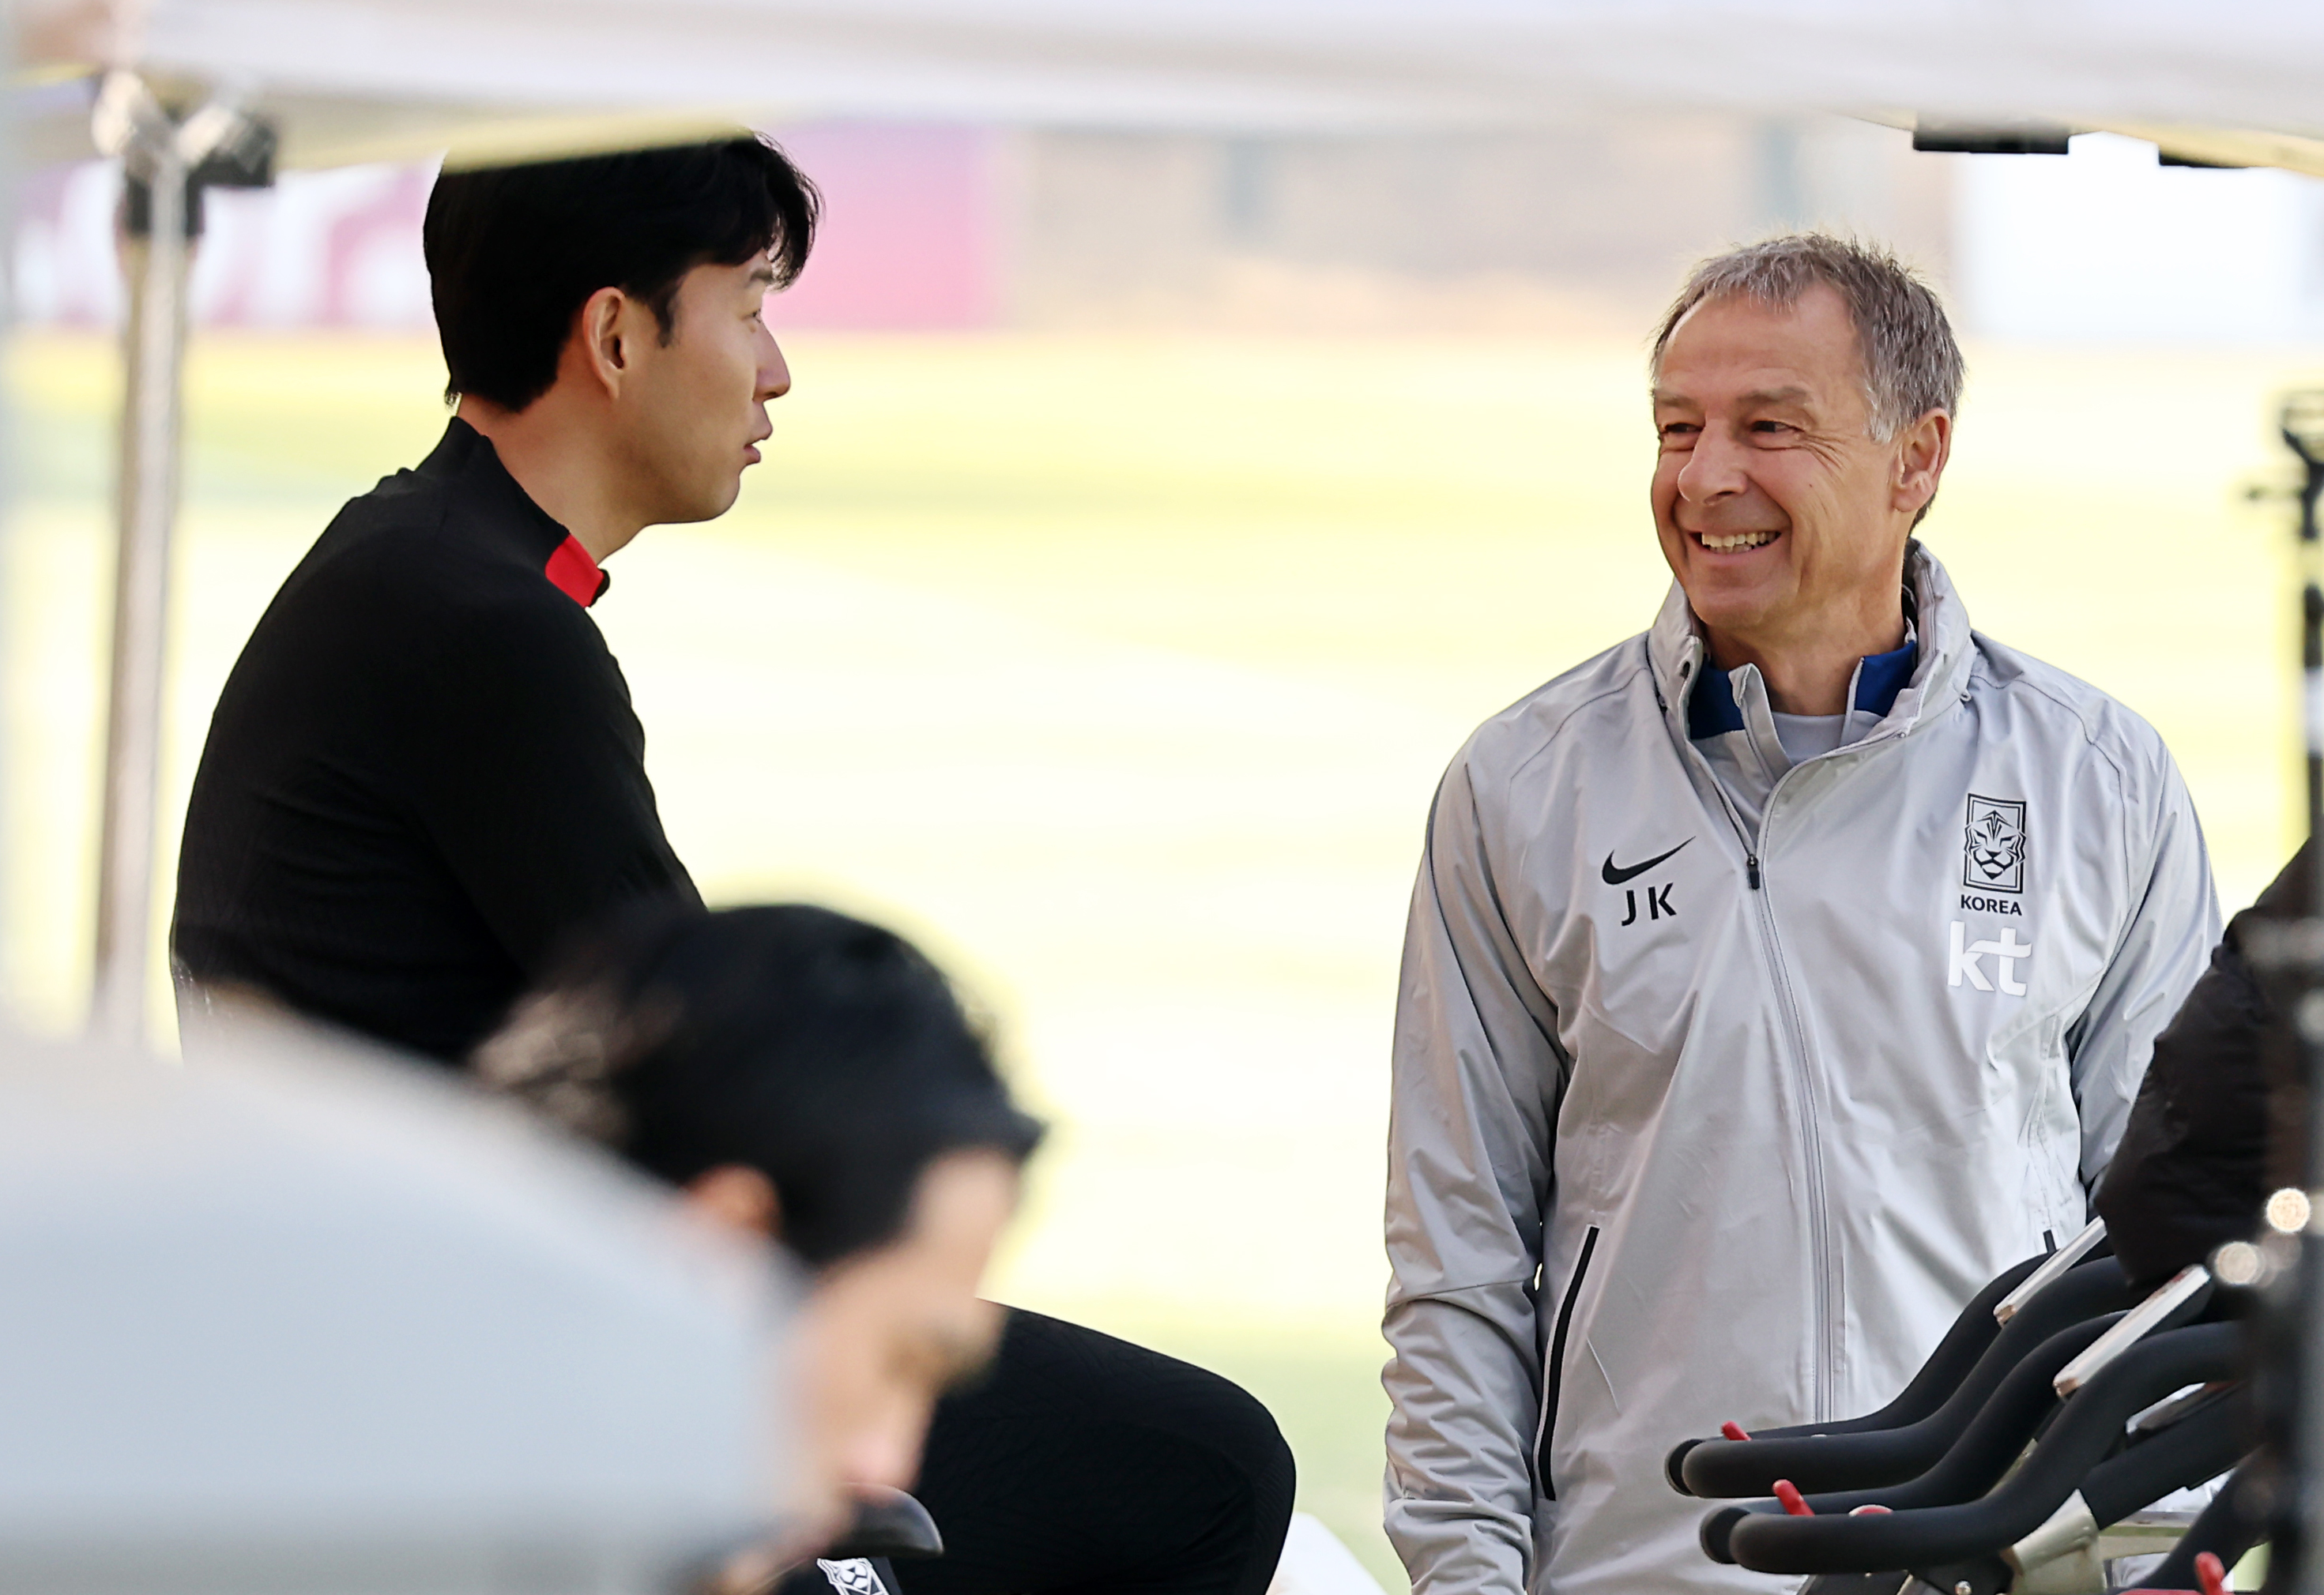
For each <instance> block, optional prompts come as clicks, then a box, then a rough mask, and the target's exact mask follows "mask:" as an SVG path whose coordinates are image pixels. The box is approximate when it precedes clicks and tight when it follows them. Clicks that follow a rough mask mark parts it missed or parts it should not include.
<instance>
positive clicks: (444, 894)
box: [171, 138, 816, 1062]
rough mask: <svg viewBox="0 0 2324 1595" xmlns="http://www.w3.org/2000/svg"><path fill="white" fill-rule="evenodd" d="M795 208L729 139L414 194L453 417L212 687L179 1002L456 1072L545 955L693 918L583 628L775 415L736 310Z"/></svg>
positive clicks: (630, 727) (631, 734)
mask: <svg viewBox="0 0 2324 1595" xmlns="http://www.w3.org/2000/svg"><path fill="white" fill-rule="evenodd" d="M815 218H816V194H815V190H814V189H813V188H812V187H811V186H810V185H809V184H808V183H807V180H805V179H804V178H803V177H801V176H800V174H799V173H798V171H796V170H795V169H794V168H793V167H792V166H791V164H790V162H789V161H787V160H785V159H784V157H783V156H782V154H781V152H779V151H778V150H776V149H775V148H774V147H773V146H771V145H770V144H768V143H763V142H761V141H760V140H758V139H753V138H738V139H733V140H729V141H725V142H722V143H712V144H705V145H700V146H696V147H693V148H687V149H680V150H665V151H652V152H645V153H642V154H638V155H630V156H618V157H608V158H603V159H598V160H591V161H563V162H556V163H552V164H549V165H544V166H537V167H531V168H515V169H510V170H506V171H477V172H468V173H463V174H457V175H448V176H447V177H446V178H445V179H444V180H441V181H440V182H438V184H437V186H436V190H435V192H434V194H433V195H432V196H431V197H430V198H429V207H428V219H427V232H426V242H427V250H428V261H429V277H430V281H432V283H433V285H434V290H435V299H436V313H437V320H438V325H439V326H440V327H441V328H442V332H443V343H444V356H445V362H446V364H447V365H448V366H449V368H450V373H451V381H450V385H449V389H448V393H449V395H450V396H452V397H454V398H456V399H457V404H458V408H457V410H456V411H455V413H454V416H453V419H452V422H451V424H450V426H449V427H448V428H447V429H446V431H445V434H444V439H443V441H442V442H441V443H440V444H438V446H437V447H436V451H435V452H434V453H433V454H431V455H429V456H428V458H427V459H426V460H425V461H423V462H422V463H421V464H420V467H419V468H418V469H417V470H410V471H401V472H398V473H397V474H396V475H393V476H391V477H389V478H387V479H386V480H385V481H383V482H382V483H381V484H379V485H378V486H377V487H376V488H374V490H373V491H372V492H370V493H366V494H364V496H363V497H362V498H359V499H356V500H355V501H354V502H351V503H349V504H348V505H347V506H346V509H344V510H342V511H341V512H339V515H338V517H337V519H336V520H335V521H332V523H331V525H330V527H329V529H328V530H326V531H325V532H324V533H323V535H322V537H321V539H318V541H317V542H316V544H315V546H314V548H313V549H311V550H310V551H309V553H308V555H307V557H306V558H304V559H303V560H301V561H300V564H299V567H298V568H297V569H296V570H294V571H293V572H292V573H291V578H290V580H289V581H287V582H285V583H284V584H283V586H282V590H281V592H280V593H279V594H277V595H276V596H275V599H274V602H273V603H272V604H271V605H270V606H269V607H268V609H267V611H266V613H265V615H264V617H263V618H262V619H261V620H260V622H258V627H257V630H256V631H255V632H253V633H252V634H251V639H250V641H249V643H248V644H247V646H245V647H244V650H243V654H242V658H241V659H239V660H238V661H237V662H236V663H235V668H234V673H233V675H232V676H231V677H229V678H228V679H227V681H226V689H225V692H224V693H223V694H222V695H221V696H220V697H219V699H218V705H217V713H216V715H214V716H213V718H212V720H211V723H210V734H209V741H208V744H207V746H206V747H205V748H204V749H203V752H202V761H201V766H200V769H199V770H198V773H197V774H196V776H195V779H194V789H193V797H192V801H191V804H190V806H189V808H188V810H187V815H186V832H185V844H184V847H183V850H182V853H181V854H180V862H179V869H178V905H177V916H176V921H175V924H174V926H173V927H172V937H171V946H172V950H173V953H174V954H175V963H176V967H177V971H178V974H179V978H180V982H181V984H182V985H184V986H186V987H188V988H189V995H190V996H193V997H196V998H198V996H199V994H200V992H201V991H203V990H204V989H206V988H210V987H217V986H232V987H237V988H247V989H254V990H255V991H258V992H260V993H262V994H263V995H265V996H267V997H270V998H272V999H273V1000H278V1001H281V1002H282V1003H285V1004H287V1005H288V1006H290V1007H291V1008H293V1009H296V1010H299V1011H300V1012H302V1013H305V1014H308V1015H310V1016H312V1017H315V1018H318V1019H326V1020H328V1021H330V1022H331V1023H333V1024H336V1025H339V1026H343V1027H345V1028H348V1029H352V1030H357V1031H360V1032H362V1033H364V1034H365V1035H369V1036H374V1037H380V1038H381V1039H383V1040H387V1041H391V1042H394V1043H396V1044H398V1045H400V1046H405V1047H408V1048H410V1049H411V1050H413V1051H416V1052H420V1053H425V1054H428V1055H429V1056H434V1057H437V1058H440V1059H443V1060H446V1061H447V1062H448V1061H457V1059H459V1058H461V1057H463V1056H466V1053H467V1051H468V1050H469V1048H471V1047H472V1046H475V1044H476V1042H477V1041H479V1040H481V1039H482V1038H483V1037H484V1036H485V1035H486V1034H487V1033H488V1032H489V1031H490V1030H491V1029H492V1028H493V1025H495V1024H496V1023H497V1022H498V1021H499V1019H500V1018H501V1016H502V1015H503V1013H504V1012H505V1011H506V1010H507V1009H508V1006H509V1003H510V1002H511V1001H512V1000H513V999H514V998H515V996H516V994H517V992H518V991H520V990H521V988H522V986H523V984H524V982H525V981H526V979H527V978H528V977H529V976H530V975H531V974H533V973H537V972H538V970H539V967H540V963H541V960H542V959H543V958H544V957H545V956H546V955H547V954H548V953H549V951H550V949H551V947H552V945H554V944H555V942H556V941H557V939H558V937H559V936H562V935H563V934H565V933H566V932H567V931H569V930H570V929H571V928H572V927H576V926H577V925H581V924H584V923H586V922H587V921H588V920H590V919H592V918H595V917H597V916H599V915H601V914H603V913H604V912H605V911H606V910H608V909H609V908H614V907H616V906H617V905H619V904H621V903H623V902H627V901H630V900H632V899H637V898H641V897H652V896H668V895H671V894H676V895H678V896H681V897H686V898H692V897H693V894H694V885H693V882H692V881H691V880H688V879H687V873H686V870H685V868H684V866H683V865H681V864H680V863H679V862H678V858H677V856H676V855H675V854H674V853H672V852H671V851H670V847H669V842H668V841H667V840H666V839H665V838H664V836H663V834H662V828H661V820H660V816H659V814H658V813H657V812H656V810H655V807H654V795H653V788H652V787H651V786H650V784H649V783H648V781H647V779H646V772H645V762H644V759H645V733H644V731H643V730H642V729H641V727H640V726H639V724H638V721H637V716H636V715H633V714H632V713H631V710H630V696H629V688H628V686H627V685H626V684H625V683H624V682H623V680H622V672H621V667H620V666H619V665H618V664H616V663H615V662H614V659H613V653H612V652H611V650H608V649H607V648H606V646H605V641H604V637H603V636H601V635H600V634H599V632H598V631H597V627H596V625H595V622H592V621H591V619H590V618H589V615H588V613H587V611H588V608H589V605H591V604H595V602H596V601H597V598H598V596H599V595H600V594H601V593H603V592H604V586H605V577H604V574H603V573H602V572H601V571H600V570H599V568H598V567H599V565H600V564H601V563H602V562H603V561H604V559H605V558H606V557H607V556H609V555H611V554H613V552H615V551H616V550H617V549H621V548H622V546H623V545H624V544H626V543H628V542H629V541H630V539H632V538H634V537H635V536H636V535H637V534H638V533H639V531H640V530H642V529H644V528H645V527H647V526H650V525H656V524H659V523H662V522H665V521H706V520H709V519H711V518H713V517H715V516H717V515H721V514H724V512H725V511H726V509H727V508H728V506H730V505H731V504H733V502H734V498H735V495H736V493H738V492H739V491H740V490H741V485H742V471H743V469H744V467H745V466H749V465H752V464H753V463H755V462H756V461H757V459H758V457H759V453H758V449H757V447H756V445H757V444H758V443H759V442H760V441H761V439H763V438H766V437H767V436H768V434H769V432H770V426H769V423H768V419H767V404H768V401H770V400H773V399H777V398H779V397H780V396H781V395H782V394H783V393H784V392H787V391H788V389H789V386H790V375H789V373H788V371H787V370H785V368H784V365H783V357H782V354H781V351H780V350H779V349H778V348H777V347H776V345H775V340H774V336H773V335H772V334H771V333H770V332H769V331H768V329H767V325H766V323H765V322H764V321H763V320H762V319H761V316H760V307H761V302H762V301H763V300H764V299H765V297H766V295H767V293H768V291H769V290H770V289H772V288H775V287H777V286H778V285H779V284H780V283H782V282H785V281H788V280H789V279H790V277H792V276H793V275H795V274H796V273H797V272H798V269H799V267H800V266H801V265H802V264H803V263H805V261H806V258H807V248H808V245H809V243H810V240H811V239H812V237H813V235H814V227H815Z"/></svg>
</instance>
